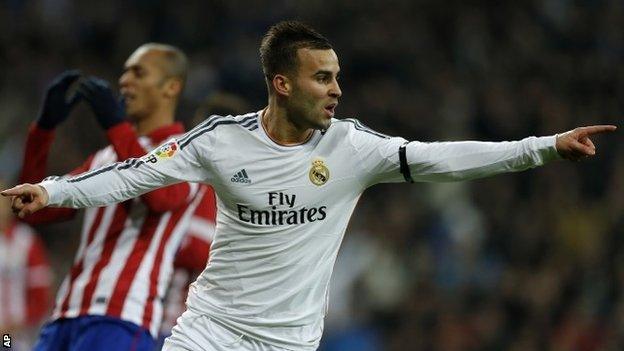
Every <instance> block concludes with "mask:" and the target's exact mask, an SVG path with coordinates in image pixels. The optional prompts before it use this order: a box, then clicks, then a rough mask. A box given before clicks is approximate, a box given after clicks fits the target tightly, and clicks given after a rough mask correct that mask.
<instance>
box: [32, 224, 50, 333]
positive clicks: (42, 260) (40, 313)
mask: <svg viewBox="0 0 624 351" xmlns="http://www.w3.org/2000/svg"><path fill="white" fill-rule="evenodd" d="M27 274H28V277H27V301H28V307H27V315H26V320H27V323H28V324H29V325H35V324H38V323H39V322H41V320H42V319H43V318H44V317H46V316H47V314H48V309H49V308H50V303H51V298H50V297H51V294H52V269H51V267H50V263H49V261H48V257H47V255H46V250H45V247H44V245H43V242H42V241H41V239H40V238H39V236H37V235H36V234H35V235H33V242H32V245H31V246H30V251H29V253H28V273H27Z"/></svg>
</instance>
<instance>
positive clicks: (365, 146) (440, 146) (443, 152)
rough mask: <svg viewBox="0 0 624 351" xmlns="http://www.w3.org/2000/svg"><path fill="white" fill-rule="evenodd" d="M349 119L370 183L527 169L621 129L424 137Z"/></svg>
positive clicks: (571, 154) (582, 153) (578, 154)
mask: <svg viewBox="0 0 624 351" xmlns="http://www.w3.org/2000/svg"><path fill="white" fill-rule="evenodd" d="M345 121H347V122H351V124H353V125H354V127H353V128H352V129H351V133H350V137H349V141H350V142H351V144H352V146H353V147H354V148H355V154H356V155H357V156H358V159H359V162H358V165H359V166H360V167H361V168H362V173H361V174H362V178H361V179H362V184H363V185H364V186H365V187H368V186H371V185H373V184H377V183H384V182H401V181H408V182H414V181H419V182H453V181H461V180H468V179H475V178H483V177H488V176H492V175H495V174H499V173H505V172H517V171H522V170H526V169H528V168H533V167H537V166H540V165H543V164H545V163H547V162H549V161H551V160H555V159H561V158H564V159H568V160H573V161H577V160H580V159H583V158H586V157H590V156H593V155H595V153H596V148H595V146H594V144H593V142H592V141H591V139H590V138H591V137H592V136H593V135H595V134H599V133H606V132H612V131H614V130H615V129H616V127H615V126H613V125H597V126H589V127H579V128H576V129H574V130H571V131H568V132H565V133H561V134H557V135H553V136H547V137H528V138H525V139H522V140H519V141H505V142H481V141H453V142H433V143H425V142H418V141H412V142H408V141H406V140H405V139H403V138H397V137H389V136H386V135H383V134H381V133H378V132H375V131H373V130H371V129H370V128H368V127H366V126H364V125H362V124H361V123H360V122H359V121H357V120H345ZM397 151H398V152H397Z"/></svg>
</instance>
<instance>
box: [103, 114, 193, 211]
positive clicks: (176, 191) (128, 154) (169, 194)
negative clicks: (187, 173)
mask: <svg viewBox="0 0 624 351" xmlns="http://www.w3.org/2000/svg"><path fill="white" fill-rule="evenodd" d="M106 135H107V136H108V139H109V140H110V142H111V144H112V145H113V148H115V152H116V153H117V158H118V160H120V161H123V160H125V159H128V158H138V157H141V156H143V155H145V153H146V150H145V149H143V147H142V146H141V144H139V141H138V136H137V134H136V132H135V131H134V128H132V126H131V125H130V123H128V122H123V123H119V124H117V125H115V126H113V127H111V128H109V129H108V131H107V132H106ZM190 191H191V188H190V185H189V184H188V183H180V184H175V185H170V186H168V187H164V188H161V189H158V190H154V191H151V192H149V193H147V194H144V195H142V196H141V199H143V201H144V202H145V204H146V205H147V207H148V208H149V209H150V210H151V211H154V212H167V211H172V210H175V209H177V208H180V207H181V206H183V205H185V204H186V199H187V197H188V195H189V193H190Z"/></svg>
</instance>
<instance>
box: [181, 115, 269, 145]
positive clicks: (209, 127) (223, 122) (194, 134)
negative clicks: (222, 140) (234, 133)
mask: <svg viewBox="0 0 624 351" xmlns="http://www.w3.org/2000/svg"><path fill="white" fill-rule="evenodd" d="M230 128H235V129H238V130H246V131H249V132H252V131H254V130H256V129H258V112H250V113H246V114H244V115H236V116H233V115H227V116H222V115H210V116H208V117H207V118H206V119H204V121H202V122H201V123H199V124H198V125H197V126H195V128H193V129H191V130H190V131H189V132H188V133H186V134H185V135H184V136H182V137H181V138H179V139H178V143H179V144H180V146H181V147H184V146H186V145H187V144H189V143H190V142H192V141H193V140H195V139H197V138H199V137H204V138H206V137H213V136H215V135H216V134H217V132H219V131H221V130H224V129H230Z"/></svg>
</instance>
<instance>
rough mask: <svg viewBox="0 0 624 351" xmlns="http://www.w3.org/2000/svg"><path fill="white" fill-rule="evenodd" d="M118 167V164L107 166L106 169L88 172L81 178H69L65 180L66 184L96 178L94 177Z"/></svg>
mask: <svg viewBox="0 0 624 351" xmlns="http://www.w3.org/2000/svg"><path fill="white" fill-rule="evenodd" d="M118 165H119V163H113V164H112V165H109V166H107V167H102V168H99V169H96V170H93V171H91V172H89V173H85V174H83V175H81V176H78V177H75V178H70V179H67V182H68V183H76V182H79V181H82V180H85V179H88V178H91V177H94V176H96V175H98V174H100V173H104V172H108V171H110V170H111V169H113V168H115V167H117V166H118Z"/></svg>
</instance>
